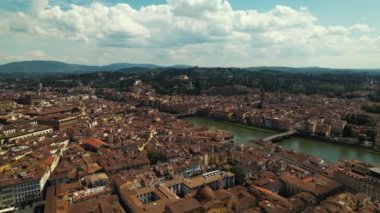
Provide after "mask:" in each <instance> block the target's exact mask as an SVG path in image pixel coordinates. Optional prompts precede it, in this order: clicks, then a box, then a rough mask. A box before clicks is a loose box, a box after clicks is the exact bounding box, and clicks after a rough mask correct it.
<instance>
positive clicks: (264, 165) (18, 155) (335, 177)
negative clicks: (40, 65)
mask: <svg viewBox="0 0 380 213" xmlns="http://www.w3.org/2000/svg"><path fill="white" fill-rule="evenodd" d="M177 79H181V80H180V81H184V82H186V83H185V84H188V81H189V80H191V79H190V78H189V77H188V76H186V75H179V76H177V77H176V78H175V81H178V80H177ZM375 85H377V86H378V85H379V84H377V83H376V84H375ZM3 88H10V85H9V84H8V83H3ZM56 89H57V88H52V87H44V86H43V84H42V83H41V82H35V87H34V88H33V89H32V90H30V91H24V92H20V91H19V90H17V91H15V90H13V89H3V91H2V93H1V98H0V103H1V104H0V106H1V107H0V109H1V117H0V121H1V123H2V126H1V135H0V141H1V156H0V157H1V161H0V162H1V165H0V171H1V178H0V184H1V187H0V190H1V193H0V208H1V212H8V211H16V210H17V211H36V212H379V211H380V203H379V199H380V167H378V166H379V165H372V164H370V163H366V162H362V161H359V160H349V159H342V160H341V161H339V162H336V163H333V162H329V161H326V160H324V159H322V158H320V157H317V156H311V155H308V154H305V153H302V152H295V151H292V150H287V149H283V148H282V147H281V146H280V145H279V144H277V143H276V142H277V141H281V140H282V139H284V138H288V137H293V135H297V136H300V137H312V138H318V139H320V140H324V141H327V142H328V143H335V144H342V145H344V146H353V147H355V148H358V149H359V148H363V149H367V150H371V151H372V152H377V151H378V150H379V147H380V134H379V131H380V128H379V124H380V122H378V121H379V119H380V116H379V114H375V113H367V112H366V111H365V109H363V108H362V107H361V106H362V105H364V104H367V103H368V102H369V101H370V100H369V97H368V96H366V95H364V96H362V97H357V98H353V99H344V98H337V97H327V96H325V95H318V94H314V95H305V94H292V93H286V92H265V91H264V90H263V89H261V90H260V89H253V90H250V91H249V92H247V93H245V94H243V95H230V96H225V95H220V94H207V93H209V92H210V91H207V92H206V93H204V94H202V95H160V94H157V93H156V92H155V90H154V89H153V88H152V86H150V85H148V84H145V83H144V82H142V81H141V80H136V81H134V82H133V83H132V84H131V85H130V86H129V87H128V88H127V90H125V91H118V90H116V89H113V88H102V89H95V88H92V87H91V86H88V85H81V84H80V85H79V86H76V87H72V88H68V89H66V90H65V91H62V90H60V92H59V93H58V92H55V91H56ZM378 89H379V88H378V87H374V88H372V90H373V91H377V90H378ZM214 90H215V91H213V92H211V93H218V92H221V93H224V92H225V88H224V89H223V88H221V89H217V88H215V89H214ZM359 93H360V92H359ZM363 94H367V93H365V92H363ZM360 115H361V116H366V118H368V119H369V120H370V121H371V122H370V123H358V122H357V121H356V120H354V119H352V118H356V117H360ZM188 116H193V117H194V116H195V117H203V118H207V119H213V120H219V121H229V122H232V123H235V124H236V125H241V126H247V127H248V126H249V127H254V128H259V129H263V130H264V129H268V130H275V132H276V133H273V134H272V135H271V136H269V137H266V138H262V139H252V140H251V141H250V142H249V143H247V144H238V143H234V140H233V135H232V134H231V133H230V132H228V131H221V130H217V129H209V128H206V127H201V126H196V125H194V124H192V123H190V122H188V121H185V120H182V118H183V117H188ZM359 120H360V119H359ZM317 143H319V142H317Z"/></svg>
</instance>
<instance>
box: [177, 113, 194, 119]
mask: <svg viewBox="0 0 380 213" xmlns="http://www.w3.org/2000/svg"><path fill="white" fill-rule="evenodd" d="M195 114H196V113H192V112H190V113H182V114H174V116H175V117H176V118H185V117H189V116H192V115H195Z"/></svg>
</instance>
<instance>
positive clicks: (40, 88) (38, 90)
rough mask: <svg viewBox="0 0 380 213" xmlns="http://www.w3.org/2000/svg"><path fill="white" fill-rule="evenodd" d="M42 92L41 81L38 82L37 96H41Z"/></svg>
mask: <svg viewBox="0 0 380 213" xmlns="http://www.w3.org/2000/svg"><path fill="white" fill-rule="evenodd" d="M41 90H42V83H41V82H39V81H36V93H37V95H38V96H39V95H41Z"/></svg>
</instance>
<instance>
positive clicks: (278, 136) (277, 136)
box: [261, 129, 298, 142]
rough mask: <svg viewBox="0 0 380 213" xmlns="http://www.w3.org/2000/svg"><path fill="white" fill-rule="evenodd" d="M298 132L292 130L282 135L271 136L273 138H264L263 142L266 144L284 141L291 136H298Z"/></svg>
mask: <svg viewBox="0 0 380 213" xmlns="http://www.w3.org/2000/svg"><path fill="white" fill-rule="evenodd" d="M297 132H298V130H297V129H291V130H289V131H287V132H282V133H279V134H276V135H271V136H269V137H266V138H263V139H261V140H262V141H264V142H268V141H273V140H280V139H283V138H287V137H290V136H292V135H294V134H296V133H297Z"/></svg>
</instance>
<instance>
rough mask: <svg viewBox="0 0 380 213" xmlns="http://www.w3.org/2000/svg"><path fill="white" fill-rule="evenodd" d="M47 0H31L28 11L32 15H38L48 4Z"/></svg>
mask: <svg viewBox="0 0 380 213" xmlns="http://www.w3.org/2000/svg"><path fill="white" fill-rule="evenodd" d="M48 3H49V0H31V1H30V12H31V13H32V15H39V14H40V12H41V11H42V10H44V9H45V8H46V7H47V6H48Z"/></svg>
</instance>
